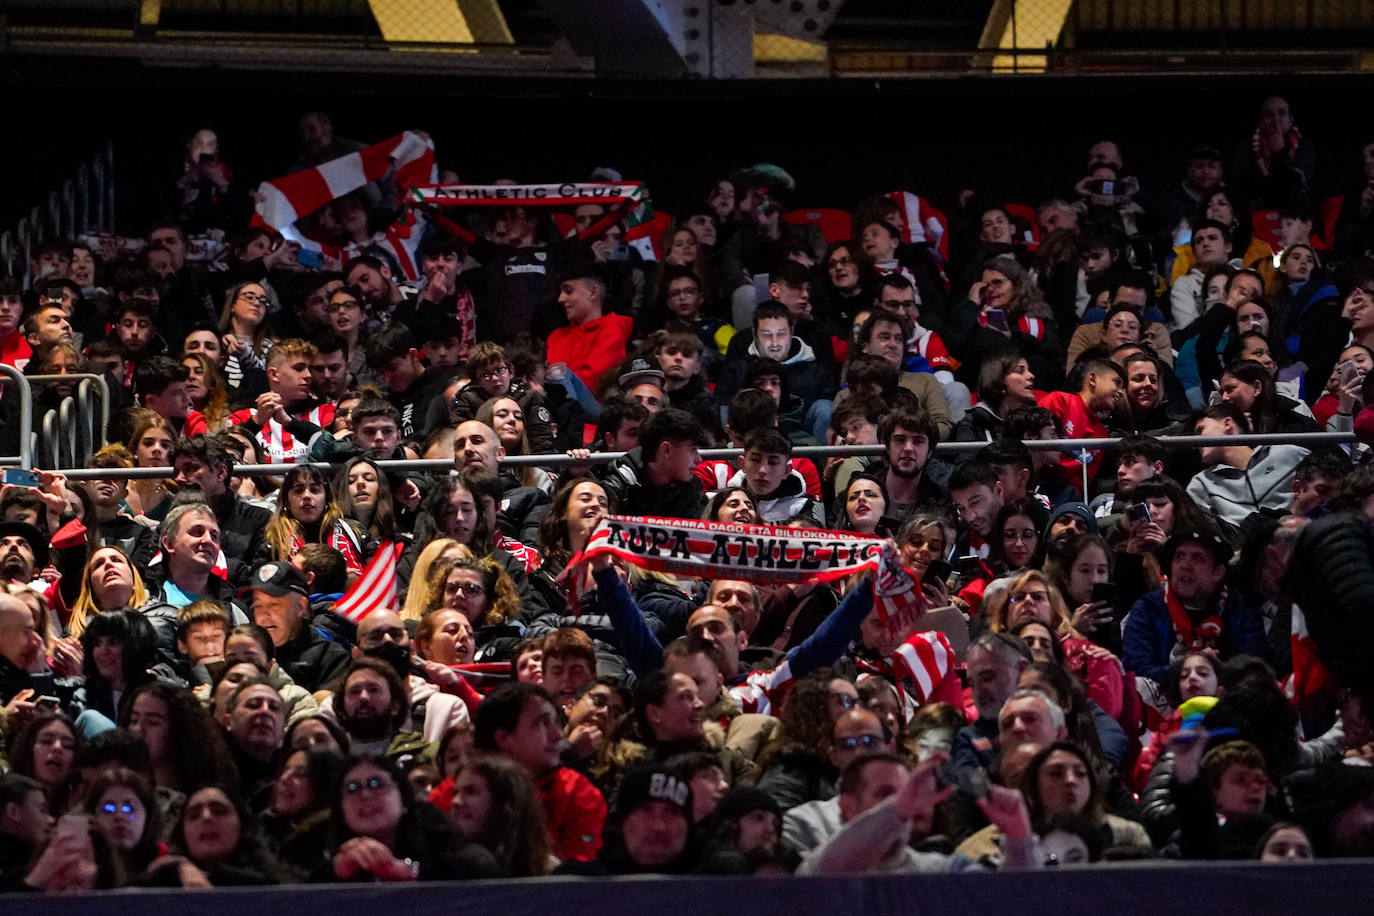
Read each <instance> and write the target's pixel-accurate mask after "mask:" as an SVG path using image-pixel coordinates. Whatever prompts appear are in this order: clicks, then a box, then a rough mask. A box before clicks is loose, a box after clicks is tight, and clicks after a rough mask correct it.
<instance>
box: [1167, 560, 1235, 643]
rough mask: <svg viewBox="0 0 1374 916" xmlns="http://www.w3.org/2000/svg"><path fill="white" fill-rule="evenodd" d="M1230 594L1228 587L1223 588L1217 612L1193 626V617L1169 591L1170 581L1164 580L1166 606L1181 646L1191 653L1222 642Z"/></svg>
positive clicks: (1218, 596) (1175, 635) (1218, 597)
mask: <svg viewBox="0 0 1374 916" xmlns="http://www.w3.org/2000/svg"><path fill="white" fill-rule="evenodd" d="M1228 594H1229V592H1228V590H1227V588H1226V586H1224V585H1223V586H1222V587H1221V590H1220V591H1219V592H1218V593H1217V601H1216V611H1215V612H1214V613H1212V614H1209V615H1208V616H1206V617H1204V618H1203V620H1202V622H1201V623H1199V624H1197V625H1196V626H1194V625H1193V619H1192V616H1191V615H1190V614H1189V613H1188V609H1187V608H1185V607H1184V606H1183V602H1181V601H1179V600H1178V596H1177V595H1175V594H1174V593H1173V592H1172V591H1171V590H1170V589H1169V580H1168V578H1167V577H1165V579H1164V605H1165V607H1167V608H1168V610H1169V619H1170V620H1171V621H1172V622H1173V625H1174V637H1175V638H1176V639H1177V640H1178V642H1179V644H1180V645H1181V646H1183V647H1184V648H1186V649H1187V650H1188V651H1190V652H1195V651H1199V650H1203V649H1213V650H1215V649H1216V647H1217V643H1218V642H1219V641H1220V640H1221V633H1222V631H1223V630H1224V629H1225V624H1224V623H1223V621H1222V611H1223V610H1224V609H1225V607H1226V597H1227V595H1228Z"/></svg>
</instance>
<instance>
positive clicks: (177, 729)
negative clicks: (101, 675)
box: [119, 681, 238, 793]
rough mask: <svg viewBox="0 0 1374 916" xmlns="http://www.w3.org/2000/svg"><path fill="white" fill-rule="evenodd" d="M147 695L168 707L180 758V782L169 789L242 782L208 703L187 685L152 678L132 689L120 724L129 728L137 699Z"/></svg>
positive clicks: (175, 752)
mask: <svg viewBox="0 0 1374 916" xmlns="http://www.w3.org/2000/svg"><path fill="white" fill-rule="evenodd" d="M144 694H148V695H150V696H153V697H156V698H157V699H159V700H161V701H162V702H163V704H164V705H165V706H166V707H167V730H168V734H169V735H170V736H171V738H172V740H171V741H170V742H169V744H170V745H171V752H172V755H173V757H174V759H175V761H176V767H175V769H176V780H177V781H176V784H175V785H173V786H169V787H168V788H172V789H178V790H180V791H182V792H187V793H189V792H190V791H192V790H194V789H197V788H199V787H201V786H203V785H210V784H217V783H223V784H225V785H235V784H237V783H238V768H237V767H235V766H234V760H233V756H232V755H231V754H230V753H229V746H228V745H227V744H226V743H225V741H224V733H223V731H222V730H221V729H220V728H218V727H217V726H216V725H215V723H214V721H213V720H211V718H210V714H209V712H207V711H206V708H205V706H204V705H202V704H201V702H200V701H199V700H197V699H196V698H195V696H194V695H193V694H192V693H191V691H189V690H187V689H186V688H184V687H177V686H175V685H174V684H168V683H165V682H163V681H150V682H149V683H146V684H142V685H140V686H138V687H136V688H131V689H130V690H129V691H128V692H127V693H126V694H125V695H124V699H123V701H122V702H121V703H120V709H119V725H120V727H121V728H128V727H129V717H130V714H131V713H132V712H133V708H134V701H136V700H137V699H138V698H139V697H141V696H143V695H144Z"/></svg>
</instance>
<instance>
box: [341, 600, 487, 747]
mask: <svg viewBox="0 0 1374 916" xmlns="http://www.w3.org/2000/svg"><path fill="white" fill-rule="evenodd" d="M362 659H371V660H375V661H381V662H384V663H386V664H387V665H389V666H391V670H392V671H394V672H395V673H396V676H397V677H398V678H400V680H401V681H402V682H403V683H404V685H405V688H406V692H407V694H408V695H409V698H410V702H409V703H408V704H407V706H406V709H405V717H404V719H403V721H402V722H401V725H400V730H401V731H402V732H412V733H413V732H415V731H419V732H420V734H421V735H422V736H423V740H425V741H427V742H430V743H433V744H438V743H439V741H440V740H441V739H442V738H443V737H444V733H445V732H447V731H448V730H449V728H451V727H452V726H454V725H458V724H460V723H463V722H467V721H468V720H469V717H468V703H469V702H471V703H472V705H474V706H476V705H477V703H478V702H480V700H481V698H480V697H479V696H478V695H477V694H476V692H475V691H473V690H472V688H471V687H470V686H468V684H467V682H466V681H465V680H463V676H462V675H460V674H459V673H458V672H456V671H454V670H453V669H452V668H449V667H447V666H446V665H441V664H439V663H437V662H428V661H420V660H417V659H416V658H415V644H414V643H413V642H412V641H411V639H410V633H409V632H408V631H407V630H406V628H405V624H404V623H402V622H401V618H400V617H399V616H397V614H396V612H395V611H392V610H389V609H386V608H378V609H377V610H375V611H373V612H372V613H370V614H368V615H367V616H366V617H364V618H363V619H362V620H361V621H359V623H358V636H357V645H355V646H354V647H353V660H354V662H355V663H356V662H358V661H360V660H362ZM417 662H418V664H419V666H420V667H422V668H423V669H424V672H425V673H424V675H420V674H417V673H416V664H417ZM352 670H353V669H350V674H349V677H351V676H352ZM345 680H347V678H346V679H345ZM336 695H337V691H336ZM338 709H339V707H338V706H337V705H335V699H334V697H332V696H331V697H326V698H325V701H324V702H323V703H322V704H321V705H320V711H321V712H322V713H324V714H325V715H333V716H335V717H336V718H337V717H338ZM345 716H347V713H346V712H345ZM417 726H419V727H418V728H417ZM345 728H347V725H345ZM350 733H351V732H350ZM416 737H419V736H416Z"/></svg>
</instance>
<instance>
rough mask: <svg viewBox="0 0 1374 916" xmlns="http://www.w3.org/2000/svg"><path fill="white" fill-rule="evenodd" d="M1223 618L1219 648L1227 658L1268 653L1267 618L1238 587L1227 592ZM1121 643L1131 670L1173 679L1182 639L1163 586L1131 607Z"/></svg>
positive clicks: (1159, 679) (1156, 679)
mask: <svg viewBox="0 0 1374 916" xmlns="http://www.w3.org/2000/svg"><path fill="white" fill-rule="evenodd" d="M1221 621H1222V631H1221V637H1220V639H1218V640H1217V649H1218V652H1219V654H1220V656H1221V658H1222V660H1223V661H1225V660H1226V659H1227V658H1229V657H1230V656H1232V655H1242V654H1243V655H1254V656H1258V657H1259V658H1264V657H1265V648H1266V640H1265V636H1264V621H1263V620H1262V619H1261V618H1260V616H1259V615H1258V614H1256V613H1254V612H1253V611H1250V610H1248V609H1247V608H1246V606H1245V602H1244V600H1243V599H1242V598H1241V596H1240V594H1239V593H1238V592H1237V591H1235V590H1232V591H1231V592H1230V593H1229V594H1228V595H1227V596H1226V604H1225V606H1224V607H1223V609H1222V614H1221ZM1121 643H1122V657H1121V663H1122V664H1123V665H1125V667H1126V670H1127V671H1134V672H1135V673H1136V675H1137V676H1139V677H1145V678H1149V679H1150V680H1152V681H1154V682H1155V683H1157V684H1163V683H1165V682H1166V681H1167V680H1168V679H1169V671H1170V669H1171V668H1172V667H1173V666H1174V664H1175V661H1174V650H1175V647H1176V646H1178V644H1179V643H1178V639H1177V638H1176V635H1175V633H1174V622H1173V620H1172V619H1171V618H1170V616H1169V609H1168V607H1167V606H1166V605H1165V601H1164V592H1163V590H1160V591H1155V592H1151V593H1150V594H1148V595H1146V596H1145V597H1143V598H1141V599H1140V600H1139V601H1137V602H1136V603H1135V605H1134V606H1133V607H1132V608H1131V613H1130V614H1129V615H1128V616H1127V617H1126V622H1125V624H1124V625H1123V632H1122V638H1121Z"/></svg>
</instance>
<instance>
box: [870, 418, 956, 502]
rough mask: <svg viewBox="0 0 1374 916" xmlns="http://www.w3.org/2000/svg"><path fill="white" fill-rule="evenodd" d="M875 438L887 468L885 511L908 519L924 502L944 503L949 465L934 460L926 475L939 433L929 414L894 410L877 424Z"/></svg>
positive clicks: (884, 479)
mask: <svg viewBox="0 0 1374 916" xmlns="http://www.w3.org/2000/svg"><path fill="white" fill-rule="evenodd" d="M878 441H879V442H881V443H882V444H883V449H884V457H885V458H886V462H885V463H886V467H885V468H884V469H883V485H884V487H885V488H886V489H887V514H888V515H889V516H891V517H892V518H908V517H910V516H911V515H912V514H913V513H915V512H916V510H917V509H918V508H919V507H920V506H922V505H924V504H926V503H932V502H933V503H946V502H948V497H947V496H946V491H945V484H946V482H947V481H948V480H949V467H948V466H947V465H945V464H944V463H943V462H939V461H937V462H936V463H935V464H933V465H931V467H930V470H931V472H932V473H930V474H927V472H926V469H927V465H928V464H929V463H930V461H931V457H930V456H931V453H932V452H933V451H934V450H935V446H936V445H938V444H939V442H940V432H939V430H938V429H937V428H936V426H935V421H934V420H932V419H931V418H930V415H929V414H926V413H917V412H916V411H914V410H905V409H901V408H899V409H897V410H894V411H892V412H890V413H888V414H887V415H886V416H884V417H883V419H882V422H881V423H879V424H878Z"/></svg>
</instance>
